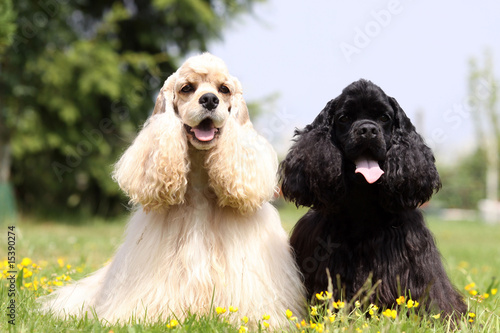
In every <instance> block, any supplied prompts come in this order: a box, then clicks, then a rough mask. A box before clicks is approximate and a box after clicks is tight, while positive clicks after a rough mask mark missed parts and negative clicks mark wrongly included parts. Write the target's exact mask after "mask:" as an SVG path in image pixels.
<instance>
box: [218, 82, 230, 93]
mask: <svg viewBox="0 0 500 333" xmlns="http://www.w3.org/2000/svg"><path fill="white" fill-rule="evenodd" d="M219 92H221V93H223V94H229V93H230V92H231V90H229V88H228V87H227V86H226V85H224V84H223V85H221V86H220V87H219Z"/></svg>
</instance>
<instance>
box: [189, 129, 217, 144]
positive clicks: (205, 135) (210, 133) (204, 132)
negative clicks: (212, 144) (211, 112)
mask: <svg viewBox="0 0 500 333" xmlns="http://www.w3.org/2000/svg"><path fill="white" fill-rule="evenodd" d="M192 131H193V132H194V136H196V138H197V139H198V140H200V141H211V140H213V139H214V137H215V131H216V129H215V127H213V128H210V129H201V128H197V127H193V128H192Z"/></svg>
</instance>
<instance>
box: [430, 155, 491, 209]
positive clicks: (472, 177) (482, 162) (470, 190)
mask: <svg viewBox="0 0 500 333" xmlns="http://www.w3.org/2000/svg"><path fill="white" fill-rule="evenodd" d="M438 167H439V175H440V177H441V182H442V183H443V187H442V188H441V189H440V190H439V192H438V193H437V194H436V195H435V196H434V198H433V200H435V201H436V202H437V203H439V206H441V207H449V208H463V209H477V204H478V202H479V201H480V200H481V199H484V198H485V196H486V181H485V179H486V154H485V152H484V150H482V149H476V150H475V151H474V152H472V153H471V154H468V155H466V156H464V157H461V158H459V159H457V161H455V162H454V163H453V164H448V165H440V166H438Z"/></svg>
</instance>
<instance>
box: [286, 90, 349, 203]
mask: <svg viewBox="0 0 500 333" xmlns="http://www.w3.org/2000/svg"><path fill="white" fill-rule="evenodd" d="M337 104H338V98H337V99H334V100H331V101H330V102H328V104H327V105H326V106H325V108H324V109H323V111H321V112H320V114H319V115H318V116H317V117H316V119H314V121H313V122H312V123H311V124H310V125H307V126H306V127H305V128H304V129H303V130H296V131H295V138H294V141H295V142H294V144H293V145H292V147H291V148H290V151H289V152H288V154H287V156H286V158H285V160H283V162H281V164H280V168H279V174H280V179H281V181H282V184H281V190H282V192H283V195H284V196H285V198H286V199H288V200H291V201H293V202H295V204H296V205H297V206H308V207H312V208H315V209H322V208H325V207H327V206H330V205H332V204H334V201H335V197H337V196H340V195H341V193H343V182H342V177H341V173H342V154H341V152H340V151H339V149H338V148H337V147H336V146H335V144H334V143H333V141H332V134H333V115H334V112H335V110H336V108H337Z"/></svg>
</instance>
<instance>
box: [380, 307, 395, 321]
mask: <svg viewBox="0 0 500 333" xmlns="http://www.w3.org/2000/svg"><path fill="white" fill-rule="evenodd" d="M382 314H383V315H384V316H386V317H387V318H391V317H392V319H396V316H397V315H398V313H397V312H396V310H391V309H387V310H385V311H384V312H382Z"/></svg>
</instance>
